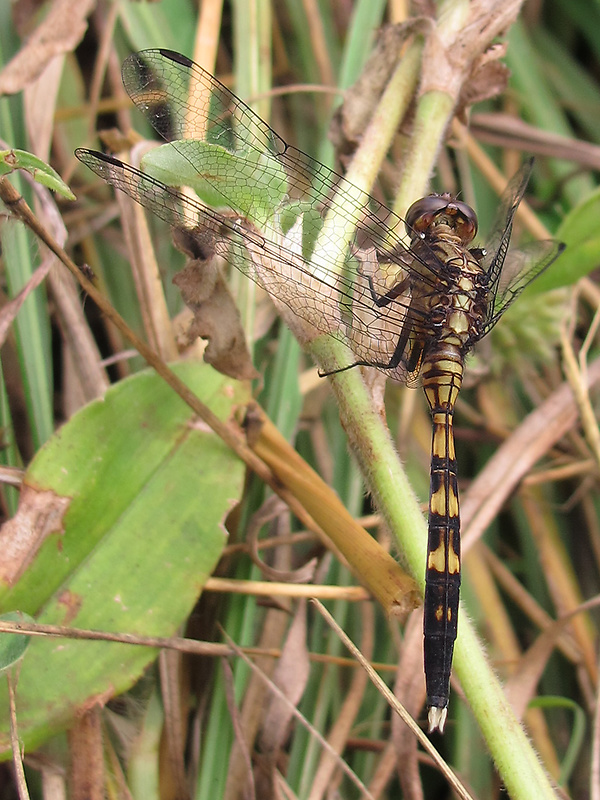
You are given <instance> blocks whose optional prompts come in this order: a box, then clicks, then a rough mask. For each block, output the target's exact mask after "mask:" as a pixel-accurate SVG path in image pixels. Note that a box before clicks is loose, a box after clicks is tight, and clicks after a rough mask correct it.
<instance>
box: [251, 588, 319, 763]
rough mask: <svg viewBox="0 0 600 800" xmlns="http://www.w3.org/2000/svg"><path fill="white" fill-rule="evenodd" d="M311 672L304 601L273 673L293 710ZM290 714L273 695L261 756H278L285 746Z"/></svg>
mask: <svg viewBox="0 0 600 800" xmlns="http://www.w3.org/2000/svg"><path fill="white" fill-rule="evenodd" d="M309 672H310V661H309V658H308V648H307V646H306V601H305V600H301V601H300V602H299V604H298V609H297V611H296V614H295V615H294V619H293V621H292V624H291V625H290V629H289V631H288V634H287V637H286V641H285V644H284V646H283V651H282V653H281V658H280V659H279V661H278V662H277V666H276V667H275V671H274V673H273V682H274V683H275V685H276V686H278V687H279V689H280V690H281V691H282V692H283V694H284V695H285V696H286V697H287V699H288V700H289V701H290V702H291V703H293V705H294V706H296V705H297V704H298V702H299V701H300V698H301V697H302V695H303V693H304V689H305V688H306V683H307V681H308V676H309ZM291 719H292V711H291V710H290V708H289V707H288V706H287V704H285V703H284V702H283V701H282V700H280V699H279V698H278V697H277V696H276V695H272V699H271V702H270V705H269V707H268V708H267V711H266V714H265V718H264V721H263V726H262V731H261V734H260V745H261V749H262V751H263V752H267V753H269V752H270V753H277V752H278V751H279V749H280V748H281V747H282V746H283V745H284V743H285V740H286V738H287V735H288V728H289V724H290V721H291Z"/></svg>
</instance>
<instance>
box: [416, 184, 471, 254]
mask: <svg viewBox="0 0 600 800" xmlns="http://www.w3.org/2000/svg"><path fill="white" fill-rule="evenodd" d="M439 223H445V224H446V225H448V226H449V227H450V228H452V229H453V230H454V231H455V233H456V235H457V236H458V237H459V238H460V239H461V241H462V242H464V243H468V242H470V241H472V240H473V239H474V238H475V234H476V233H477V214H476V213H475V211H474V210H473V209H472V208H471V206H469V205H467V203H463V202H461V201H460V200H453V199H452V197H451V196H450V195H448V194H430V195H428V196H427V197H422V198H421V199H420V200H417V201H416V202H415V203H413V204H412V206H411V207H410V208H409V209H408V211H407V213H406V220H405V224H406V230H407V233H408V234H409V236H414V234H415V233H417V234H424V233H427V232H428V231H430V229H431V228H432V227H433V226H434V225H435V224H439Z"/></svg>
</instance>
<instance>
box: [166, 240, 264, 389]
mask: <svg viewBox="0 0 600 800" xmlns="http://www.w3.org/2000/svg"><path fill="white" fill-rule="evenodd" d="M174 239H175V246H176V247H177V248H178V249H180V250H182V251H183V252H184V253H185V254H186V255H187V256H189V258H190V260H189V261H188V264H187V266H186V267H185V268H184V269H183V270H181V272H179V273H178V274H177V275H176V276H175V277H174V278H173V283H174V284H175V285H176V286H177V287H178V288H179V290H180V291H181V296H182V298H183V300H184V302H185V304H186V305H187V306H188V308H190V309H191V310H192V311H193V313H194V319H193V321H192V324H191V325H190V328H189V330H188V338H189V341H192V340H193V339H195V338H196V337H198V336H200V337H201V338H203V339H208V346H207V347H206V350H205V351H204V360H205V361H206V362H207V363H208V364H212V366H213V367H214V368H215V369H217V370H219V372H222V373H223V374H225V375H229V376H230V377H232V378H237V379H238V380H251V379H253V378H256V377H258V373H257V372H256V370H255V369H254V366H253V364H252V359H251V358H250V353H249V352H248V348H247V346H246V338H245V336H244V330H243V327H242V323H241V319H240V314H239V311H238V309H237V306H236V305H235V302H234V300H233V297H232V296H231V294H230V292H229V289H228V287H227V284H226V283H225V281H224V280H223V277H222V275H221V272H220V270H219V267H218V265H217V261H216V259H215V257H214V251H213V249H212V244H211V242H209V241H206V240H205V239H204V240H203V239H202V238H201V237H199V236H198V235H196V234H194V232H192V231H185V230H183V229H179V230H177V231H175V233H174Z"/></svg>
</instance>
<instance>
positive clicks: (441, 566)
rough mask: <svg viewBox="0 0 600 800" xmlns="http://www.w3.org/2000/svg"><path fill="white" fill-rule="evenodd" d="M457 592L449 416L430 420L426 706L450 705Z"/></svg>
mask: <svg viewBox="0 0 600 800" xmlns="http://www.w3.org/2000/svg"><path fill="white" fill-rule="evenodd" d="M459 590H460V514H459V506H458V480H457V471H456V459H455V457H454V436H453V432H452V414H451V412H448V411H446V412H444V413H438V414H436V415H435V416H434V426H433V442H432V456H431V486H430V499H429V525H428V541H427V569H426V573H425V610H424V634H425V639H424V641H425V644H424V648H425V675H426V682H427V704H428V706H430V707H434V708H445V707H446V706H447V704H448V695H449V685H450V673H451V670H452V654H453V651H454V640H455V639H456V633H457V619H458V599H459Z"/></svg>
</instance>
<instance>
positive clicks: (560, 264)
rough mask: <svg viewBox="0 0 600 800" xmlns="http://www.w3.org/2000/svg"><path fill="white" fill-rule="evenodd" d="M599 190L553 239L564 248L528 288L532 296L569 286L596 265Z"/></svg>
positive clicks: (599, 260) (599, 238)
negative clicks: (533, 293) (564, 245)
mask: <svg viewBox="0 0 600 800" xmlns="http://www.w3.org/2000/svg"><path fill="white" fill-rule="evenodd" d="M598 219H600V189H596V190H595V191H594V192H592V193H591V194H589V195H588V196H587V197H586V198H585V199H584V200H583V201H582V202H581V203H579V204H578V205H577V206H575V208H574V209H573V210H572V211H571V212H570V213H569V214H567V216H566V217H565V218H564V220H563V221H562V224H561V225H560V227H559V229H558V230H557V231H556V236H555V238H556V239H558V240H559V241H561V242H564V243H565V244H566V245H567V247H566V249H565V251H564V252H563V253H562V255H561V256H560V257H559V258H558V259H557V261H556V262H555V263H554V264H552V265H551V266H550V268H549V269H547V270H546V272H543V273H542V274H541V275H540V277H539V278H537V279H536V280H535V281H534V282H533V283H532V284H531V290H532V291H533V292H535V293H536V294H539V293H540V292H547V291H550V290H551V289H558V288H560V287H562V286H571V285H572V284H574V283H576V282H577V281H578V280H579V278H582V277H584V276H585V275H589V273H590V272H591V271H592V270H594V269H596V267H598V265H599V264H600V231H599V230H598Z"/></svg>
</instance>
